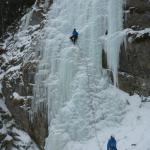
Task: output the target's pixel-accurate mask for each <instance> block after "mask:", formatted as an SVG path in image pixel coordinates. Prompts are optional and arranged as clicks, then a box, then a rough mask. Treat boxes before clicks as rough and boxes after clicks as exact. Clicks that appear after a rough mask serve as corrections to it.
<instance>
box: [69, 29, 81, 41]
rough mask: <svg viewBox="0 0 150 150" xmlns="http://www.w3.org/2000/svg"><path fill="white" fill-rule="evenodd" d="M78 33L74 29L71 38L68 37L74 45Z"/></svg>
mask: <svg viewBox="0 0 150 150" xmlns="http://www.w3.org/2000/svg"><path fill="white" fill-rule="evenodd" d="M78 35H79V34H78V32H77V31H76V29H74V30H73V32H72V36H71V37H70V39H71V41H72V42H73V43H74V44H75V43H76V41H77V39H78Z"/></svg>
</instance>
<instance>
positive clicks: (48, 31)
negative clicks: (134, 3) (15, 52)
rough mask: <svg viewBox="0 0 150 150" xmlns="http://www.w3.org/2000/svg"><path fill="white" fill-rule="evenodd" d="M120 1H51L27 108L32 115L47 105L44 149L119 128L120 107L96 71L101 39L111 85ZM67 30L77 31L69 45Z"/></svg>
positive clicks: (59, 148)
mask: <svg viewBox="0 0 150 150" xmlns="http://www.w3.org/2000/svg"><path fill="white" fill-rule="evenodd" d="M122 1H123V0H115V1H113V0H78V1H77V0H73V1H71V0H54V3H53V5H52V7H51V10H50V11H49V14H48V23H47V25H46V26H45V28H44V31H45V38H44V39H43V41H42V42H41V44H43V47H42V48H41V52H42V60H41V61H40V63H39V69H38V72H37V74H36V78H35V82H36V85H35V88H34V91H35V100H34V101H33V104H32V109H33V112H37V111H38V110H39V109H42V108H45V107H46V106H48V120H49V136H48V138H47V140H46V146H45V148H46V150H69V149H71V148H69V142H70V141H72V142H75V141H76V142H77V141H82V140H87V139H89V138H91V137H93V136H94V128H95V129H96V130H100V129H102V128H105V127H107V126H112V125H114V124H117V123H120V121H121V119H122V116H123V113H124V102H123V101H122V98H121V96H120V95H119V92H118V91H117V90H116V89H115V88H113V87H111V86H110V85H109V83H108V78H107V76H106V74H104V73H103V71H102V56H101V53H102V49H103V41H102V39H103V38H104V39H105V48H106V52H107V59H108V64H109V68H110V69H112V71H113V73H114V80H115V83H117V68H118V55H119V48H120V43H121V39H120V37H121V30H122ZM73 28H76V29H77V30H78V31H79V40H78V43H77V45H75V46H74V45H73V44H72V43H71V41H70V40H69V36H70V33H71V32H72V30H73ZM106 30H108V35H105V32H106ZM43 104H44V105H43ZM41 106H42V107H41ZM43 106H45V107H43ZM93 111H94V112H93ZM93 113H94V116H95V117H93ZM93 126H94V128H93Z"/></svg>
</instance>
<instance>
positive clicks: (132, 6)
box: [124, 0, 150, 30]
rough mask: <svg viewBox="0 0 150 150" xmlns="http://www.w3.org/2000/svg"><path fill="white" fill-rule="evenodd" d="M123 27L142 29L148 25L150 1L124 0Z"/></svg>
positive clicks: (149, 22) (149, 23)
mask: <svg viewBox="0 0 150 150" xmlns="http://www.w3.org/2000/svg"><path fill="white" fill-rule="evenodd" d="M125 12H126V13H125V14H126V15H125V22H124V26H125V28H131V27H132V28H133V29H138V30H139V29H144V28H149V27H150V21H149V20H150V1H149V0H126V6H125Z"/></svg>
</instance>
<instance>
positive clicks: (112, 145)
mask: <svg viewBox="0 0 150 150" xmlns="http://www.w3.org/2000/svg"><path fill="white" fill-rule="evenodd" d="M116 145H117V143H116V140H115V138H114V137H112V136H111V138H110V139H109V140H108V143H107V150H117V148H116Z"/></svg>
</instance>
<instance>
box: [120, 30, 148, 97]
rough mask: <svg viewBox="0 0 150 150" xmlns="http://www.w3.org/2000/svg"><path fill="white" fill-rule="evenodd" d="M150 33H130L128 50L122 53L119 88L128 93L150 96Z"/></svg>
mask: <svg viewBox="0 0 150 150" xmlns="http://www.w3.org/2000/svg"><path fill="white" fill-rule="evenodd" d="M149 47H150V33H149V31H148V30H142V31H131V32H129V33H128V39H127V46H126V50H125V49H123V48H122V50H121V53H120V69H119V71H121V72H124V74H119V87H120V88H121V89H123V90H125V91H127V92H129V93H130V94H131V93H134V92H135V93H138V94H140V95H144V96H149V95H150V76H149V74H150V49H149Z"/></svg>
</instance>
